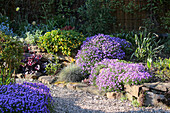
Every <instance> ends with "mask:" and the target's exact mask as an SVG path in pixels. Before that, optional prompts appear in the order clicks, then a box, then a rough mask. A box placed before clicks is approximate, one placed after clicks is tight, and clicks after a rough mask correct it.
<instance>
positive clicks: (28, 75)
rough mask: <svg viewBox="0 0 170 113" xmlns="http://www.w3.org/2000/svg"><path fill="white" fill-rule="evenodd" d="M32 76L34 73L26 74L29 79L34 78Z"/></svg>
mask: <svg viewBox="0 0 170 113" xmlns="http://www.w3.org/2000/svg"><path fill="white" fill-rule="evenodd" d="M32 76H33V75H32V74H26V75H25V79H28V80H29V79H31V78H32Z"/></svg>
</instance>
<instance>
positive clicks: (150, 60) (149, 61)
mask: <svg viewBox="0 0 170 113" xmlns="http://www.w3.org/2000/svg"><path fill="white" fill-rule="evenodd" d="M147 67H148V69H149V70H150V69H151V67H152V59H151V58H148V59H147Z"/></svg>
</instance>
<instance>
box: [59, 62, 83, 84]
mask: <svg viewBox="0 0 170 113" xmlns="http://www.w3.org/2000/svg"><path fill="white" fill-rule="evenodd" d="M81 72H82V69H81V67H80V66H78V65H77V64H74V63H71V64H69V65H68V66H67V67H64V68H63V69H62V70H61V72H60V73H59V75H58V81H65V82H80V81H81V80H83V77H82V74H81Z"/></svg>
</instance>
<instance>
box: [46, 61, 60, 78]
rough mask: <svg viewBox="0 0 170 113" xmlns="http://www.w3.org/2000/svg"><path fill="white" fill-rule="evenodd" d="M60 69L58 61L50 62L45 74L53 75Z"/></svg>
mask: <svg viewBox="0 0 170 113" xmlns="http://www.w3.org/2000/svg"><path fill="white" fill-rule="evenodd" d="M60 68H61V64H60V63H59V60H58V59H55V62H54V63H53V62H50V63H49V64H47V65H46V68H45V70H46V73H47V74H48V75H55V73H56V72H57V70H59V69H60Z"/></svg>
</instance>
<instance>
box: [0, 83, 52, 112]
mask: <svg viewBox="0 0 170 113" xmlns="http://www.w3.org/2000/svg"><path fill="white" fill-rule="evenodd" d="M52 102H53V100H52V96H51V94H50V89H49V88H48V87H47V86H45V85H43V84H42V83H28V82H24V83H23V84H19V83H16V84H9V85H1V86H0V113H9V112H10V113H40V112H43V113H49V112H50V109H49V108H50V105H52Z"/></svg>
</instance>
